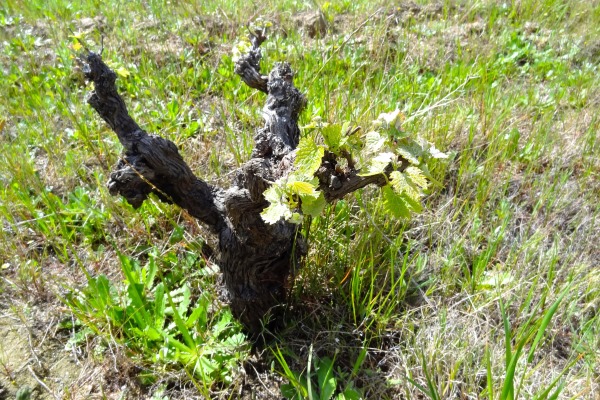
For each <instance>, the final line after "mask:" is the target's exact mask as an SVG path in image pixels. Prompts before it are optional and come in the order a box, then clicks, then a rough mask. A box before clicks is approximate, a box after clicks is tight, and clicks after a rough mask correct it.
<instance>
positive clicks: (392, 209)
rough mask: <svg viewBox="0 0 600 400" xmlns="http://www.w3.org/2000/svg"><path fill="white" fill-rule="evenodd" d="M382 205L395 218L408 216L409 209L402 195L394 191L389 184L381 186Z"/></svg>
mask: <svg viewBox="0 0 600 400" xmlns="http://www.w3.org/2000/svg"><path fill="white" fill-rule="evenodd" d="M382 192H383V205H384V206H385V210H386V211H387V212H388V213H390V214H392V215H393V216H394V217H396V218H409V217H410V211H409V210H408V207H407V206H406V203H405V202H404V200H403V199H402V196H400V195H399V194H397V193H396V192H394V190H393V189H392V188H391V186H390V185H385V186H384V187H383V188H382Z"/></svg>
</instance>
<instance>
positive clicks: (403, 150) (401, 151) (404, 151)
mask: <svg viewBox="0 0 600 400" xmlns="http://www.w3.org/2000/svg"><path fill="white" fill-rule="evenodd" d="M396 153H398V155H400V156H401V157H403V158H404V159H406V161H408V162H409V163H411V164H413V165H419V164H420V161H419V159H418V158H417V157H415V155H414V154H413V153H411V152H410V150H408V149H407V148H405V147H398V148H397V149H396Z"/></svg>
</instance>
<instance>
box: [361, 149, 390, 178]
mask: <svg viewBox="0 0 600 400" xmlns="http://www.w3.org/2000/svg"><path fill="white" fill-rule="evenodd" d="M393 157H394V153H381V154H379V155H378V156H377V157H375V158H373V159H371V161H370V162H369V164H368V165H367V168H366V171H365V172H361V173H360V174H359V175H360V176H371V175H378V174H381V173H383V172H384V171H385V169H386V167H387V166H388V165H389V164H390V162H391V161H392V158H393Z"/></svg>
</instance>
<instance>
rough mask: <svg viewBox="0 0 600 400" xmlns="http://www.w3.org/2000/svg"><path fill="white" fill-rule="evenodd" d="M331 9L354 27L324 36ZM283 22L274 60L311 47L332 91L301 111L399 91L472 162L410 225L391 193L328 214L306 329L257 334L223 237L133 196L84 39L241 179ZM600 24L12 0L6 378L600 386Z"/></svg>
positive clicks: (596, 14) (358, 196)
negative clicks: (112, 182) (223, 259)
mask: <svg viewBox="0 0 600 400" xmlns="http://www.w3.org/2000/svg"><path fill="white" fill-rule="evenodd" d="M317 7H320V8H321V10H322V11H323V13H324V16H325V18H326V20H327V21H328V22H329V24H330V25H329V30H328V33H327V34H326V35H324V36H322V37H316V38H310V37H308V35H307V34H306V32H305V31H304V30H303V26H302V25H303V24H304V23H305V21H306V18H305V17H303V16H305V15H306V13H307V12H311V11H314V10H316V8H317ZM99 16H100V17H99ZM259 16H261V17H262V18H263V19H265V20H268V21H271V22H272V23H273V28H272V34H271V37H270V38H269V40H268V41H267V42H266V43H265V45H264V46H265V49H264V62H263V67H264V69H265V70H267V69H268V68H269V67H270V66H271V65H273V63H274V62H277V61H280V60H288V61H289V62H290V63H291V65H292V66H293V68H294V69H295V70H296V71H297V75H296V81H295V82H296V85H297V86H298V87H299V88H300V89H301V90H303V91H304V92H305V93H306V95H307V97H308V99H309V102H308V106H307V109H306V110H305V111H304V113H303V115H302V121H301V123H302V125H308V124H309V123H310V122H311V120H312V119H313V118H314V117H317V116H318V117H320V118H322V120H324V121H329V122H336V123H342V122H345V121H349V122H351V123H353V124H357V125H361V126H363V127H367V126H369V125H370V123H371V121H372V120H373V119H375V118H376V117H377V116H378V115H379V113H381V112H388V111H391V110H394V109H396V108H398V109H400V110H401V111H402V113H403V114H404V116H405V118H406V119H405V121H404V124H403V129H404V130H406V131H407V132H414V133H419V134H421V135H423V136H425V137H426V138H427V139H429V140H431V141H433V142H434V143H435V144H436V147H438V148H439V149H442V150H443V151H447V152H449V153H451V154H452V156H451V159H450V160H449V161H447V162H439V163H436V164H434V165H430V169H431V172H432V174H433V176H434V177H435V178H436V179H437V180H438V181H440V182H441V183H442V185H441V186H440V187H438V188H435V189H433V190H431V193H430V194H429V195H428V196H427V198H426V199H425V201H424V206H425V211H424V212H423V213H422V214H420V215H418V216H415V217H414V218H413V219H412V220H411V221H410V222H405V221H399V220H396V219H394V218H390V217H386V216H385V215H384V213H383V212H382V209H383V208H382V207H383V204H382V201H381V198H380V195H379V193H378V191H377V190H376V189H373V188H371V189H365V190H363V191H361V192H359V193H355V194H353V195H351V196H348V197H347V198H346V199H345V200H343V201H340V202H338V203H337V204H334V205H332V206H330V207H329V208H327V209H326V211H325V212H324V215H323V216H322V217H319V218H314V219H312V221H311V222H310V223H307V225H306V227H305V232H308V231H310V236H309V243H310V253H309V256H308V258H307V260H306V262H305V265H304V267H303V269H302V270H301V271H300V272H299V275H298V277H297V278H296V280H295V282H294V287H293V290H292V294H291V299H290V304H289V308H288V312H287V314H286V320H285V328H283V329H282V331H281V332H278V333H277V334H276V337H277V339H276V340H275V341H274V342H272V343H270V344H268V345H267V346H266V348H263V349H254V350H253V351H250V344H249V343H247V342H246V341H244V340H243V338H242V337H241V336H240V330H239V329H240V328H239V326H238V325H237V324H236V323H235V321H232V320H231V318H230V314H229V311H228V309H227V306H226V302H225V301H224V296H223V294H222V292H221V289H220V281H219V277H218V274H216V273H215V271H216V270H218V267H217V266H215V265H214V264H213V261H212V258H211V254H210V253H208V252H207V250H206V249H207V247H206V243H209V242H210V240H211V239H210V236H209V234H208V233H207V232H205V231H204V230H203V228H202V227H201V226H200V225H198V224H197V223H196V222H195V221H194V220H193V219H192V218H190V217H189V216H188V215H186V214H185V213H183V212H182V211H181V210H179V209H177V208H174V207H171V206H168V205H165V204H161V203H159V202H158V200H151V201H147V202H146V203H145V204H144V205H143V207H142V208H141V209H139V210H133V209H132V208H131V207H129V206H127V205H126V204H125V203H124V202H123V201H122V200H121V199H119V198H113V197H111V196H109V194H108V191H107V189H106V188H105V186H104V184H105V182H106V180H107V178H108V175H109V174H110V171H111V166H112V165H113V164H115V163H116V161H117V158H118V154H119V152H120V146H119V144H118V143H117V140H116V137H115V136H114V134H112V133H111V132H110V131H109V129H108V128H107V127H106V125H105V124H104V123H103V122H102V121H101V120H100V119H99V118H98V117H97V116H96V115H95V114H94V112H93V111H92V110H91V107H89V106H87V105H86V103H85V96H86V94H87V93H88V92H89V91H90V88H89V87H86V86H85V83H84V82H83V80H82V76H81V74H80V73H79V72H77V70H74V63H73V60H72V56H73V54H74V50H73V44H74V43H75V41H74V39H73V37H72V36H73V35H78V34H79V32H83V34H84V35H85V37H86V41H87V42H88V43H89V44H90V46H92V48H93V49H98V48H100V33H99V32H98V30H100V31H102V36H103V43H104V53H103V55H104V58H105V59H106V60H108V61H109V62H110V64H111V65H112V66H113V67H114V68H115V69H117V70H119V69H120V71H121V76H120V78H119V80H118V84H119V87H120V89H121V92H122V93H123V95H124V98H125V100H126V102H127V104H128V107H129V110H130V112H131V113H132V115H133V116H134V118H135V119H136V120H137V121H138V122H139V123H140V124H141V125H142V126H143V127H144V129H146V130H148V131H151V132H155V133H159V134H161V135H163V136H166V137H168V138H169V139H171V140H173V141H174V142H175V143H177V144H178V145H179V146H180V148H181V149H182V153H183V154H184V157H185V158H186V160H188V161H189V163H190V165H191V167H192V168H193V169H194V171H196V173H197V174H198V175H200V176H202V177H205V178H206V179H207V180H208V181H210V182H215V183H219V184H223V185H227V184H228V180H229V176H228V173H229V172H230V171H232V170H233V169H235V168H236V167H237V166H238V165H240V164H241V163H243V162H244V161H245V160H247V159H248V157H249V155H250V153H251V149H252V136H253V134H254V131H255V129H256V128H257V127H259V126H260V125H261V123H262V120H261V115H260V109H261V107H262V102H263V101H264V96H263V95H261V94H259V93H256V92H254V91H252V90H250V89H248V88H247V87H245V86H244V85H242V84H241V83H240V81H239V79H238V78H237V77H235V75H234V73H233V62H232V59H231V57H232V49H233V47H234V45H235V42H236V40H237V38H238V37H241V36H243V35H244V34H245V26H246V24H247V23H249V22H250V21H251V20H254V19H255V18H256V17H259ZM94 18H95V19H94ZM599 26H600V6H599V5H598V3H597V2H579V1H558V0H522V1H520V2H505V3H501V2H495V1H487V0H486V1H478V2H460V1H443V2H425V1H417V2H412V3H408V2H407V3H398V4H395V5H394V6H391V5H387V3H386V2H382V3H381V4H375V3H372V2H350V1H339V2H338V1H336V2H331V3H330V2H326V3H322V4H321V3H319V2H313V3H303V2H297V1H292V0H289V1H286V2H283V3H282V2H272V1H268V2H263V3H261V4H260V5H239V4H237V3H234V2H225V1H220V2H205V3H204V4H200V3H198V4H193V3H189V4H188V3H185V4H179V3H178V4H177V5H175V4H167V3H165V2H160V1H150V2H117V1H107V2H104V3H97V2H77V3H73V2H67V1H64V0H53V1H48V2H40V1H27V2H25V1H16V0H8V1H7V2H6V4H5V6H4V7H3V8H2V9H1V10H0V66H1V67H0V68H2V74H1V75H0V91H1V92H2V93H3V94H4V96H3V98H2V100H0V151H1V152H2V154H3V157H2V158H0V181H1V182H2V185H0V214H1V215H2V221H3V226H2V230H1V231H0V266H1V269H0V278H1V279H0V308H1V312H0V315H1V316H2V319H1V322H0V331H1V332H0V333H2V334H3V336H5V335H7V334H8V333H10V335H9V336H6V337H7V338H15V339H14V340H12V339H11V341H10V343H9V341H8V339H7V342H6V343H0V354H1V355H2V356H1V357H0V358H1V365H2V368H0V397H2V395H3V393H8V394H10V395H11V396H14V395H15V393H16V392H17V391H18V390H19V389H22V388H26V387H28V386H31V387H32V388H34V391H35V392H36V393H38V394H40V395H43V396H46V395H47V396H53V395H54V396H59V397H61V396H62V397H65V398H66V397H91V396H97V397H102V396H106V397H109V398H113V397H115V398H116V397H119V396H121V397H123V398H125V397H127V398H138V397H140V396H147V397H153V398H164V396H166V397H168V398H186V397H198V396H201V397H207V398H208V397H212V398H223V399H225V398H238V397H240V398H253V397H252V394H251V393H252V392H254V393H256V394H255V396H256V397H260V396H262V397H263V398H275V397H277V396H282V395H285V396H289V397H293V396H296V398H313V399H316V398H319V399H329V398H337V399H344V398H346V399H353V398H360V397H362V398H369V399H371V398H373V399H374V398H389V399H392V398H406V399H412V398H415V399H418V398H430V399H444V398H485V399H513V398H514V399H516V398H527V399H571V398H573V399H575V398H590V399H592V398H596V397H598V396H600V375H599V373H600V361H599V360H598V356H599V355H600V354H599V352H598V349H599V348H600V340H599V338H600V318H599V317H598V307H599V305H600V290H599V289H598V288H600V273H599V272H598V260H599V259H600V252H599V246H598V243H600V225H599V223H600V222H599V221H598V218H599V216H600V207H599V206H598V198H599V196H600V183H599V182H600V176H599V174H600V160H599V154H600V140H599V136H598V131H599V128H600V122H599V120H598V115H600V80H599V79H598V73H599V71H598V64H599V61H600V53H599V51H598V49H599V48H600V42H599V40H598V37H600V36H599V28H598V27H599ZM308 224H310V226H309V225H308ZM309 228H310V229H309ZM19 336H20V337H21V338H22V340H17V339H16V338H18V337H19ZM17 344H18V346H20V347H18V348H19V351H13V350H12V349H13V348H16V347H13V346H17ZM65 349H67V350H68V352H66V351H65ZM11 354H12V355H13V358H12V359H11ZM65 358H66V359H68V360H69V362H68V363H67V364H65V362H63V361H61V360H63V359H65ZM28 359H29V360H28ZM59 361H60V362H59ZM23 365H28V366H29V367H30V368H27V367H23ZM66 365H69V367H68V368H67V367H66ZM59 367H60V368H59ZM65 369H68V370H70V371H72V373H71V374H70V375H69V376H70V377H65V375H63V374H61V371H62V370H65ZM29 371H34V372H35V373H34V372H31V373H30V372H29ZM33 377H37V378H40V379H43V380H44V382H45V385H46V387H45V388H44V387H43V386H42V385H39V384H38V383H37V380H34V379H33Z"/></svg>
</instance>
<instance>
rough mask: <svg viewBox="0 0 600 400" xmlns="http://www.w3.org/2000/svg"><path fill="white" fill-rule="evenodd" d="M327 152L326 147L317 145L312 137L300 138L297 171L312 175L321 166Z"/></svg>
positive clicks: (297, 152) (296, 163) (297, 150)
mask: <svg viewBox="0 0 600 400" xmlns="http://www.w3.org/2000/svg"><path fill="white" fill-rule="evenodd" d="M324 154H325V149H324V148H323V147H321V146H317V144H316V143H315V141H314V140H313V138H312V137H309V136H305V137H303V138H302V139H300V143H298V148H297V149H296V162H295V163H294V164H295V165H296V168H297V173H298V174H300V175H304V176H307V177H312V176H313V175H314V174H315V172H316V171H317V170H318V169H319V167H320V166H321V160H322V159H323V155H324Z"/></svg>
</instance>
